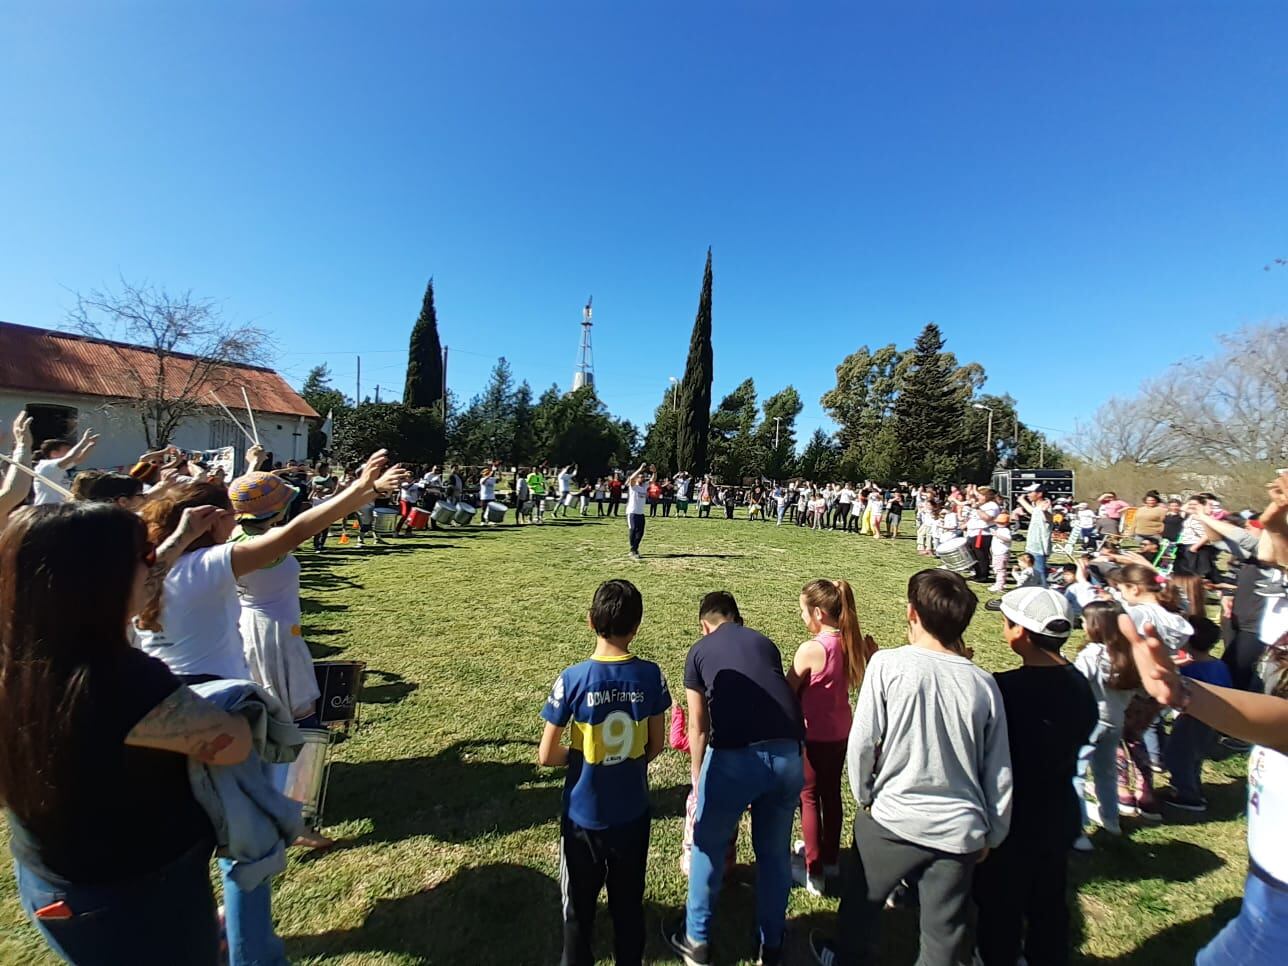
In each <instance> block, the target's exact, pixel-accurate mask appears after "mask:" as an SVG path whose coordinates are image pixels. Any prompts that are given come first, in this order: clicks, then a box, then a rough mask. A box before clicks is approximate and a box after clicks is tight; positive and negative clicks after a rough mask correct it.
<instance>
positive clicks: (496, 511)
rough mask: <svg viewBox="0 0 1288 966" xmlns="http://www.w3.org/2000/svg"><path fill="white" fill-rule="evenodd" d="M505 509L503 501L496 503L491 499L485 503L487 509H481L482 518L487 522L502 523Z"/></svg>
mask: <svg viewBox="0 0 1288 966" xmlns="http://www.w3.org/2000/svg"><path fill="white" fill-rule="evenodd" d="M506 509H507V507H506V505H505V504H504V503H497V502H496V501H495V500H493V501H492V502H491V503H489V504H488V505H487V509H486V510H484V511H483V516H484V519H486V520H487V522H488V523H504V522H505V511H506Z"/></svg>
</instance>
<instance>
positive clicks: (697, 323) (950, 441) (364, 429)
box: [301, 249, 1068, 483]
mask: <svg viewBox="0 0 1288 966" xmlns="http://www.w3.org/2000/svg"><path fill="white" fill-rule="evenodd" d="M712 274H713V273H712V258H711V251H710V249H708V251H707V259H706V265H705V268H704V270H703V277H702V286H701V290H700V293H699V297H698V310H697V314H696V316H695V319H694V324H693V329H692V333H691V336H690V343H689V354H688V361H687V363H686V366H685V370H684V378H683V379H681V380H678V381H675V380H672V382H671V383H670V384H668V385H667V386H666V387H665V389H664V390H663V393H662V399H661V401H660V402H659V404H658V406H657V408H656V409H655V411H654V413H653V419H652V421H651V422H650V423H648V425H647V426H646V427H645V428H644V430H643V432H641V431H640V430H639V429H638V428H637V427H636V426H634V425H633V424H632V423H631V422H630V421H629V420H625V419H618V418H616V417H614V416H613V415H612V414H611V413H610V412H609V411H608V409H607V407H606V406H605V405H604V403H603V402H602V401H601V400H600V399H599V397H598V396H597V395H596V392H595V389H594V387H593V386H585V387H583V388H581V389H578V390H576V391H575V392H569V393H564V392H562V391H561V390H560V389H559V387H558V386H557V385H552V386H550V387H549V388H548V389H546V390H545V391H544V392H542V393H541V395H540V396H539V397H536V398H534V394H533V390H532V387H531V385H530V384H529V383H528V382H527V381H526V380H525V381H522V382H516V379H515V376H514V374H513V372H512V370H511V368H510V365H509V363H508V362H507V361H506V360H505V359H504V358H502V359H499V360H498V361H497V363H496V365H495V366H494V368H493V369H492V372H491V375H490V377H489V379H488V382H487V385H486V387H485V388H484V389H483V391H482V392H480V393H479V394H478V395H476V396H474V397H473V398H472V399H471V400H470V401H469V402H468V404H465V405H463V406H462V405H459V404H458V402H457V400H455V399H454V397H453V394H452V393H451V392H450V391H448V390H447V389H446V386H445V385H444V380H443V357H442V348H441V344H440V341H439V337H438V323H437V315H436V312H435V308H434V293H433V280H432V279H431V280H430V282H429V285H428V286H427V288H426V292H425V296H424V299H423V300H422V305H421V313H420V316H419V317H418V318H417V320H416V323H415V325H414V326H413V329H412V335H411V343H410V351H409V358H410V361H409V364H408V370H407V385H406V389H405V391H404V394H403V401H402V402H401V403H384V404H377V403H371V402H368V401H364V402H363V403H362V404H360V405H357V406H355V405H353V401H352V400H349V399H348V398H347V397H345V396H344V395H343V394H342V393H340V392H339V391H338V390H336V389H335V388H334V387H332V386H331V385H330V381H329V374H328V372H327V370H326V367H325V366H319V367H316V368H315V369H314V370H313V371H312V372H310V374H309V378H308V379H307V380H306V381H305V384H304V387H303V389H302V391H301V395H303V397H304V398H305V400H307V401H308V402H309V404H310V405H312V406H313V408H314V409H316V410H317V411H318V412H319V413H323V414H325V413H327V412H330V413H332V414H333V417H334V420H335V429H334V434H333V438H332V439H331V440H330V441H329V446H328V441H325V440H322V439H314V440H312V441H311V444H313V443H315V444H316V445H315V446H314V445H311V450H314V451H320V450H321V449H322V448H323V447H324V446H327V448H329V449H330V450H331V451H332V452H333V454H334V455H335V457H336V458H338V459H341V460H346V461H347V460H352V459H357V458H358V457H359V456H360V455H362V454H365V453H367V452H370V451H371V449H373V448H375V447H376V446H385V447H387V448H389V449H390V450H391V451H392V452H393V453H394V454H395V456H396V457H397V458H399V459H402V460H404V461H406V462H413V463H441V462H444V461H448V462H452V463H457V464H463V465H479V464H483V463H486V462H488V461H490V460H493V459H497V460H500V461H501V462H502V463H504V464H506V465H511V466H526V465H532V464H534V463H539V462H542V461H549V462H551V463H559V464H562V465H566V464H570V463H576V464H578V465H579V466H580V467H581V469H582V471H583V473H585V474H588V475H601V474H604V473H606V472H607V471H608V470H609V469H612V468H616V467H625V466H628V465H633V464H634V463H636V462H638V461H646V462H649V463H654V464H656V465H657V467H658V471H659V473H661V474H662V475H664V476H669V475H671V474H673V473H675V472H677V471H679V470H687V471H688V472H691V473H695V474H704V473H708V472H709V473H712V474H714V475H715V476H716V477H717V478H718V479H720V480H722V481H724V482H733V483H739V482H742V481H744V480H749V479H755V480H759V479H770V480H785V479H789V478H792V477H804V478H806V479H812V480H840V479H848V480H855V481H859V480H864V479H874V480H882V481H895V480H916V481H922V480H930V481H938V482H944V481H967V480H985V479H988V478H989V477H990V476H991V474H992V472H993V470H994V468H996V467H998V466H1038V465H1043V466H1047V467H1055V466H1061V465H1064V463H1065V462H1066V461H1067V458H1068V457H1067V455H1066V454H1065V453H1064V452H1063V451H1062V450H1061V449H1059V448H1058V447H1057V446H1055V445H1054V444H1052V443H1051V442H1049V441H1048V440H1046V439H1045V437H1043V436H1042V435H1041V433H1039V432H1038V431H1037V430H1036V429H1034V428H1032V427H1029V426H1026V425H1025V424H1024V423H1023V422H1022V421H1020V419H1019V417H1018V415H1017V413H1016V408H1015V400H1014V399H1013V398H1011V397H1010V396H1007V395H996V394H992V393H985V392H983V387H984V384H985V380H986V375H985V372H984V368H983V366H981V365H980V364H979V363H976V362H967V363H962V362H960V361H959V360H958V359H957V358H956V356H955V355H954V354H953V353H952V352H949V351H947V349H946V348H945V341H944V337H943V333H942V332H941V331H940V329H939V327H938V326H937V325H936V324H934V323H933V322H932V323H930V324H928V325H926V327H925V328H924V329H923V330H922V332H921V333H920V335H918V337H917V339H916V341H915V343H914V344H913V345H912V346H910V347H907V348H902V349H901V348H899V347H897V346H895V345H894V344H889V345H885V346H880V347H877V348H875V349H874V348H871V347H869V346H863V347H861V348H859V349H858V350H857V351H855V352H853V353H851V354H850V355H849V356H847V357H846V358H845V359H844V360H843V361H842V362H841V364H840V365H839V366H837V367H836V385H835V387H834V388H832V389H830V390H828V392H826V393H825V394H824V395H823V397H822V399H821V402H822V405H823V407H824V409H825V410H826V411H827V413H828V415H829V416H830V417H831V418H832V419H833V420H834V421H835V422H836V424H837V425H838V427H839V430H838V431H837V432H836V433H834V434H832V433H828V432H826V431H825V430H823V429H821V428H820V429H817V430H815V431H814V433H813V434H812V436H810V438H809V439H808V441H806V442H805V445H804V446H803V447H801V446H800V441H799V439H798V436H797V432H798V431H797V425H796V421H797V418H798V417H799V415H800V413H801V411H802V410H803V408H804V404H803V402H802V400H801V397H800V393H799V392H798V391H797V390H796V389H795V387H793V386H790V385H788V386H786V387H784V388H782V389H780V390H778V391H777V392H774V393H773V394H771V395H769V396H768V397H766V398H765V399H764V400H763V402H762V401H761V400H760V398H759V396H758V392H757V388H756V385H755V382H754V381H753V380H751V379H745V380H743V381H742V382H741V383H739V384H738V385H737V386H736V387H735V388H734V389H733V391H732V392H730V393H728V394H727V395H725V396H724V398H722V399H721V400H720V401H719V402H718V403H717V404H716V405H715V406H714V407H713V406H712V399H711V384H712V381H713V369H714V355H713V352H712V344H711V339H712V288H713V278H712ZM990 416H991V430H990Z"/></svg>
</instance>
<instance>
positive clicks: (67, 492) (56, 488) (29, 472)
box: [0, 453, 76, 500]
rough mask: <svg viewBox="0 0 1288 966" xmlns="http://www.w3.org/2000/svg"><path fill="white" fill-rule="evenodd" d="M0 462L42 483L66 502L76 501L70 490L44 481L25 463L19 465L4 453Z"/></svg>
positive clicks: (52, 482)
mask: <svg viewBox="0 0 1288 966" xmlns="http://www.w3.org/2000/svg"><path fill="white" fill-rule="evenodd" d="M0 460H4V461H5V462H6V463H8V464H9V465H10V466H12V467H14V468H16V469H19V470H21V471H22V472H24V473H26V474H27V475H28V476H30V477H31V478H32V479H33V480H36V481H38V482H40V483H43V484H44V485H45V486H47V487H49V488H50V489H51V490H53V491H54V492H55V493H61V494H62V495H63V496H64V497H65V498H66V499H68V500H74V499H76V498H75V497H74V496H72V491H71V490H69V489H67V488H66V487H65V486H61V485H59V484H57V483H55V482H54V481H53V480H47V479H45V478H44V477H43V476H41V475H40V474H39V473H37V472H36V471H35V470H33V469H32V468H31V467H30V466H27V465H26V464H25V463H19V462H18V461H17V460H16V459H13V458H12V457H9V456H5V455H4V453H0Z"/></svg>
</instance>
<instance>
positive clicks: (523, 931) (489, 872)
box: [286, 863, 560, 964]
mask: <svg viewBox="0 0 1288 966" xmlns="http://www.w3.org/2000/svg"><path fill="white" fill-rule="evenodd" d="M558 922H559V886H558V884H557V883H556V882H555V881H554V880H553V879H551V878H550V877H549V876H546V875H542V874H541V873H540V872H537V871H535V870H533V869H530V868H527V867H526V866H522V865H512V864H508V863H495V864H491V865H481V866H476V867H474V868H467V869H461V870H460V871H458V872H457V873H456V874H455V875H453V876H452V877H451V878H449V879H448V880H447V881H445V882H442V883H440V884H439V885H436V886H434V887H433V888H430V889H425V890H423V891H421V892H416V893H413V894H412V895H409V896H403V897H402V898H399V899H380V900H377V902H376V904H375V907H374V908H372V910H371V912H369V913H368V914H367V917H366V918H365V919H364V920H363V921H362V924H361V925H359V926H356V927H354V928H352V929H337V930H332V931H330V932H324V933H319V934H317V935H312V936H288V937H286V950H287V954H288V956H289V957H290V959H291V960H292V961H295V960H297V959H304V958H307V957H311V956H336V955H339V954H342V953H361V952H370V953H387V954H392V955H402V956H409V957H413V958H414V959H416V960H419V961H423V962H426V963H435V964H438V963H442V964H457V963H553V962H555V961H557V960H558V958H559V946H560V939H559V929H558Z"/></svg>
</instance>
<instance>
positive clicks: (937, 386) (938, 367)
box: [894, 322, 992, 480]
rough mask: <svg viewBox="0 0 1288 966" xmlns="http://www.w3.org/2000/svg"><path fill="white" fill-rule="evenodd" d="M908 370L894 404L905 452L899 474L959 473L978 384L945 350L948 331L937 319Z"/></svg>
mask: <svg viewBox="0 0 1288 966" xmlns="http://www.w3.org/2000/svg"><path fill="white" fill-rule="evenodd" d="M902 375H903V378H902V380H901V385H900V389H899V395H898V398H897V399H896V400H895V405H894V425H895V430H896V432H897V434H898V441H899V447H900V454H901V456H902V459H901V461H900V464H901V465H900V466H899V470H900V472H899V474H898V475H900V476H902V477H905V478H907V479H910V480H913V479H915V480H946V479H953V478H956V474H957V473H958V471H959V468H960V462H961V459H962V457H963V455H965V454H964V452H963V450H964V446H965V439H964V434H963V416H964V414H965V413H966V409H967V407H968V405H969V400H970V397H971V391H972V388H973V387H972V385H971V384H970V382H969V380H968V379H967V378H966V374H965V373H964V371H963V370H961V369H959V367H958V365H957V360H956V359H955V358H954V357H953V356H952V355H951V354H950V353H947V352H945V351H944V336H943V333H942V332H940V331H939V326H937V325H936V324H935V323H933V322H929V323H927V324H926V327H925V328H924V329H922V330H921V334H920V335H918V336H917V341H916V342H915V343H914V344H913V347H912V352H911V354H910V358H909V359H908V364H907V368H906V369H904V371H903V374H902ZM988 471H989V472H990V473H991V472H992V467H991V466H989V467H988Z"/></svg>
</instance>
